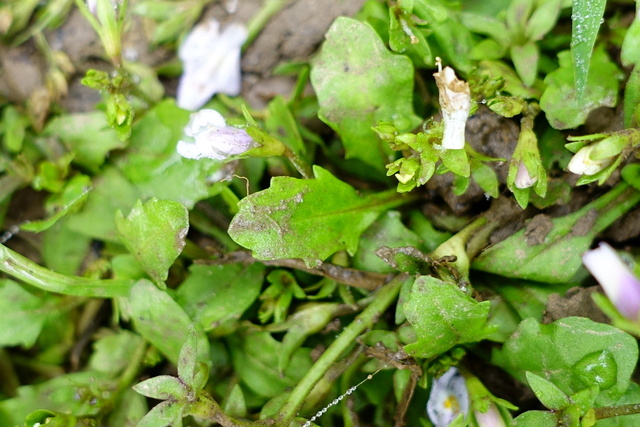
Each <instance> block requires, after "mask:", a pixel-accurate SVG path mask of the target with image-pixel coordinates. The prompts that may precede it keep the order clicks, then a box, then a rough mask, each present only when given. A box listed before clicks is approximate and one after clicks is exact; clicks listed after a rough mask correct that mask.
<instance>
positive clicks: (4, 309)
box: [0, 279, 54, 347]
mask: <svg viewBox="0 0 640 427" xmlns="http://www.w3.org/2000/svg"><path fill="white" fill-rule="evenodd" d="M49 299H51V298H49ZM46 305H47V304H46V299H45V297H43V296H41V297H37V296H35V295H33V294H32V293H31V292H29V291H27V290H26V289H24V288H23V287H22V286H21V285H19V284H18V283H16V282H14V281H12V280H8V279H0V325H2V327H1V328H0V347H5V346H6V347H8V346H14V345H23V346H25V347H31V346H33V344H34V343H35V342H36V340H37V339H38V335H40V331H41V330H42V327H43V325H44V322H45V320H47V317H48V316H49V314H50V311H49V310H47V309H46ZM53 308H54V307H53V306H51V309H53Z"/></svg>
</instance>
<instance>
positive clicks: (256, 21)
mask: <svg viewBox="0 0 640 427" xmlns="http://www.w3.org/2000/svg"><path fill="white" fill-rule="evenodd" d="M287 3H289V1H288V0H267V2H266V3H265V5H264V6H263V7H262V9H260V10H259V11H258V13H256V14H255V16H254V17H253V18H252V19H251V21H249V24H248V25H247V33H248V36H247V41H246V42H244V45H243V46H242V52H243V53H244V52H245V51H246V50H247V49H248V48H249V46H251V43H253V41H254V40H255V39H256V37H258V34H260V31H262V29H263V28H264V26H265V25H267V23H268V22H269V20H270V19H271V17H272V16H273V15H275V14H276V13H278V12H280V11H281V10H282V8H284V7H285V6H286V5H287Z"/></svg>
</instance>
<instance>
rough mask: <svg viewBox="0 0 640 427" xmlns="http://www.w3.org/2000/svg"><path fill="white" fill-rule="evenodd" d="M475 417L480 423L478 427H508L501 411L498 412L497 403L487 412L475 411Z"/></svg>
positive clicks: (492, 404)
mask: <svg viewBox="0 0 640 427" xmlns="http://www.w3.org/2000/svg"><path fill="white" fill-rule="evenodd" d="M474 415H475V416H476V421H477V422H478V427H506V426H507V424H506V423H505V421H504V418H502V415H500V411H498V407H497V406H496V404H495V403H491V405H490V406H489V409H487V412H480V411H475V412H474Z"/></svg>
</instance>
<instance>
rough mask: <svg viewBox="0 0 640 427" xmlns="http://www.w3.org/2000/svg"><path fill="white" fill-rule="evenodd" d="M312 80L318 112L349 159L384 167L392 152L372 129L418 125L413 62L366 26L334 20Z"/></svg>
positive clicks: (400, 128)
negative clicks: (381, 124) (391, 49)
mask: <svg viewBox="0 0 640 427" xmlns="http://www.w3.org/2000/svg"><path fill="white" fill-rule="evenodd" d="M311 83H312V84H313V88H314V89H315V91H316V93H317V95H318V103H319V104H320V111H319V113H318V116H319V117H320V119H321V120H322V121H324V122H325V123H327V124H328V125H329V126H331V127H332V128H333V129H334V130H335V131H336V132H337V133H338V134H339V135H340V136H341V138H342V142H343V144H344V146H345V148H346V157H347V158H348V159H352V158H357V159H360V160H362V161H363V162H365V163H367V164H368V165H370V166H373V167H374V168H376V169H378V170H383V166H384V165H385V164H386V163H388V162H389V161H390V155H391V150H390V149H389V147H388V145H387V144H386V143H385V142H383V141H381V140H380V139H379V138H378V137H377V136H376V134H375V133H374V132H373V130H371V127H372V126H375V125H377V124H378V123H379V122H383V121H386V122H392V123H393V124H395V126H396V127H397V128H398V130H399V131H401V132H406V131H409V130H411V129H412V128H414V127H415V126H417V125H418V124H419V123H420V118H419V117H417V116H416V115H415V114H414V112H413V106H412V98H413V66H412V64H411V61H410V60H409V58H407V57H406V56H402V55H397V54H393V53H391V52H389V51H388V50H387V48H386V47H385V46H384V44H383V43H382V40H380V37H379V36H378V35H377V34H376V32H375V31H374V30H373V28H371V27H370V26H369V25H368V24H365V23H362V22H358V21H356V20H354V19H351V18H345V17H340V18H338V19H336V20H335V21H334V23H333V24H332V25H331V27H330V28H329V31H328V32H327V35H326V41H325V43H324V45H323V46H322V51H321V52H320V56H318V57H317V58H316V60H315V61H314V62H313V64H312V69H311Z"/></svg>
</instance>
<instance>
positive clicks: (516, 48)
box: [509, 42, 540, 86]
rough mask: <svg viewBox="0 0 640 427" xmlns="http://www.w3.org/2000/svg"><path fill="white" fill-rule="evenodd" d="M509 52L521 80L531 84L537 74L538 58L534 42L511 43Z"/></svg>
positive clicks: (538, 54) (538, 53) (538, 52)
mask: <svg viewBox="0 0 640 427" xmlns="http://www.w3.org/2000/svg"><path fill="white" fill-rule="evenodd" d="M509 53H510V55H511V60H512V61H513V65H514V66H515V68H516V71H517V72H518V75H519V76H520V78H521V79H522V82H523V83H524V84H525V85H527V86H532V85H533V83H534V82H535V80H536V76H537V75H538V60H539V59H540V51H539V50H538V45H537V44H535V43H534V42H529V43H526V44H523V45H513V46H511V49H510V51H509Z"/></svg>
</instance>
